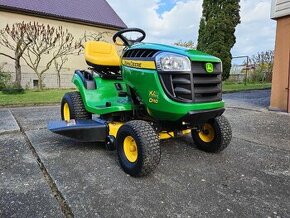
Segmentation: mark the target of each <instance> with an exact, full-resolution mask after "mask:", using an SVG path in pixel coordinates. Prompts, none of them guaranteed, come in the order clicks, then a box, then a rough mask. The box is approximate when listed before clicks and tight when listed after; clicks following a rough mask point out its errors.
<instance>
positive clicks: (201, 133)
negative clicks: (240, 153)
mask: <svg viewBox="0 0 290 218" xmlns="http://www.w3.org/2000/svg"><path fill="white" fill-rule="evenodd" d="M191 135H192V139H193V141H194V143H195V144H196V146H197V147H198V148H199V149H201V150H203V151H206V152H213V153H217V152H220V151H222V150H224V149H225V148H226V147H227V146H228V145H229V144H230V142H231V139H232V129H231V125H230V123H229V121H228V120H227V119H226V118H225V117H224V116H220V117H216V118H214V119H211V120H209V121H208V122H206V123H205V124H203V126H202V127H201V129H199V130H192V131H191Z"/></svg>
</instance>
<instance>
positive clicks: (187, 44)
mask: <svg viewBox="0 0 290 218" xmlns="http://www.w3.org/2000/svg"><path fill="white" fill-rule="evenodd" d="M173 44H174V45H177V46H181V47H185V48H189V49H196V45H194V42H193V41H192V40H189V41H182V40H180V41H178V42H174V43H173Z"/></svg>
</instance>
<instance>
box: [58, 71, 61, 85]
mask: <svg viewBox="0 0 290 218" xmlns="http://www.w3.org/2000/svg"><path fill="white" fill-rule="evenodd" d="M57 82H58V88H60V83H61V81H60V72H57Z"/></svg>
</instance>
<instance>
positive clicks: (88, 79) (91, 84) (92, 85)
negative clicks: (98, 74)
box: [75, 70, 97, 90]
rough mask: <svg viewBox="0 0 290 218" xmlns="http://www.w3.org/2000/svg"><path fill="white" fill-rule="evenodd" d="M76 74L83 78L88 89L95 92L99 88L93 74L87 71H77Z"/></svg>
mask: <svg viewBox="0 0 290 218" xmlns="http://www.w3.org/2000/svg"><path fill="white" fill-rule="evenodd" d="M75 74H77V75H78V76H79V77H80V78H81V80H82V81H83V84H84V86H85V88H86V89H88V90H93V89H96V88H97V86H96V82H95V80H94V77H93V74H92V73H90V72H88V71H85V70H76V71H75Z"/></svg>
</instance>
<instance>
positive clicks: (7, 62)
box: [0, 11, 116, 88]
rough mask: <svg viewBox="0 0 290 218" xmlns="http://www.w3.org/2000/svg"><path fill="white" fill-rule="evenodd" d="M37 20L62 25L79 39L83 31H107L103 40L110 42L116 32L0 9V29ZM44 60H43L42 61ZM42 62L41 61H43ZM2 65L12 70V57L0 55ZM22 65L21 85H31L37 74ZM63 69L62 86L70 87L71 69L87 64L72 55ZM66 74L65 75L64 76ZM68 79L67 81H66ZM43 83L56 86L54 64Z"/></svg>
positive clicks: (84, 66)
mask: <svg viewBox="0 0 290 218" xmlns="http://www.w3.org/2000/svg"><path fill="white" fill-rule="evenodd" d="M22 21H24V22H38V23H40V24H49V25H51V26H62V27H63V28H64V29H68V31H69V32H70V33H72V35H73V36H74V38H75V39H79V38H81V37H82V36H83V34H84V32H87V34H91V33H96V34H97V33H99V32H109V34H107V35H106V38H105V40H106V41H108V42H112V35H113V34H114V33H115V32H116V31H114V30H109V29H105V28H98V27H93V26H87V25H82V24H76V23H69V22H65V21H58V20H52V19H45V18H40V17H33V16H29V15H21V14H15V13H10V12H3V11H0V29H3V28H4V27H5V26H6V25H7V24H9V25H11V24H14V23H17V22H22ZM0 49H1V51H2V52H8V53H9V54H11V55H13V52H11V51H9V50H8V49H7V48H4V47H3V46H1V45H0ZM44 62H45V61H44ZM44 62H43V63H44ZM1 65H4V67H5V68H4V69H5V70H8V71H10V72H14V62H13V60H12V59H9V58H7V57H4V56H1V55H0V66H1ZM21 66H22V72H23V73H22V74H23V75H22V80H23V81H22V86H24V87H25V86H26V85H28V86H29V87H32V80H33V79H37V76H36V75H34V73H33V71H32V70H31V69H30V68H29V67H28V66H27V65H26V64H25V62H24V61H23V60H22V61H21ZM64 67H65V69H64V70H63V76H64V79H65V80H66V81H62V83H63V87H71V83H70V79H71V76H72V75H73V71H74V70H75V69H86V68H87V64H86V62H85V60H84V58H83V55H82V54H81V55H74V56H69V61H68V62H67V63H66V64H65V66H64ZM65 75H67V76H65ZM68 80H69V81H68ZM44 83H45V85H46V87H51V88H53V87H57V84H56V75H55V70H54V66H53V65H52V66H51V68H50V69H49V71H47V72H46V73H45V79H44Z"/></svg>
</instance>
